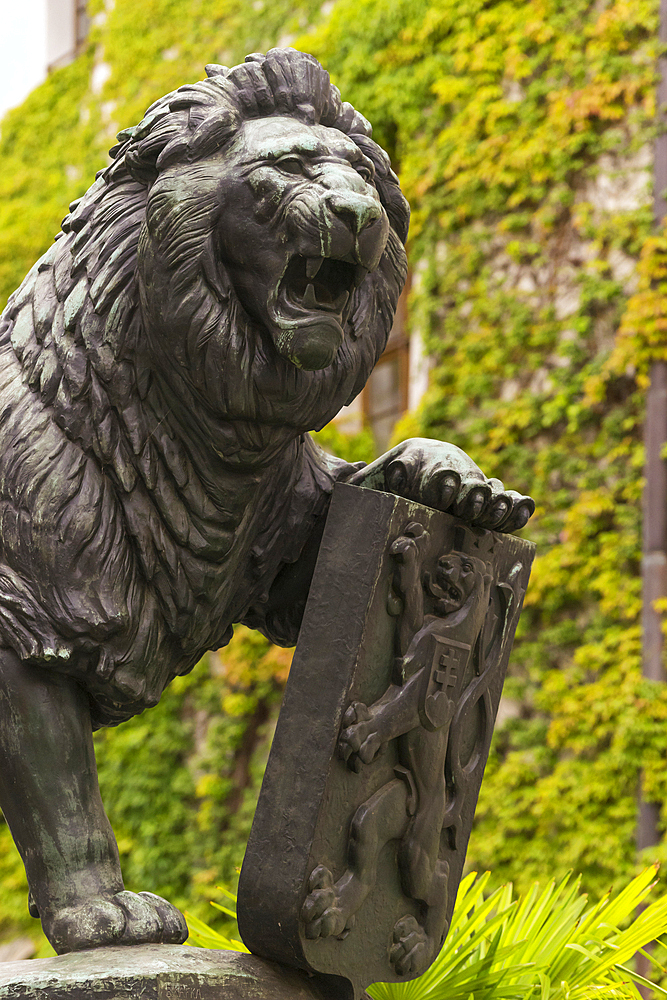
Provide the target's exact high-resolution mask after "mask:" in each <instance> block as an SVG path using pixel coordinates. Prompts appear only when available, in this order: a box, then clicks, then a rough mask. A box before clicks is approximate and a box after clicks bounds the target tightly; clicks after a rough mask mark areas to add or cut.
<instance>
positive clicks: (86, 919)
mask: <svg viewBox="0 0 667 1000" xmlns="http://www.w3.org/2000/svg"><path fill="white" fill-rule="evenodd" d="M42 924H43V926H44V933H45V934H46V936H47V937H48V939H49V941H50V942H51V944H52V945H53V947H54V948H55V950H56V951H57V953H58V954H59V955H62V954H64V953H65V952H69V951H83V950H84V949H87V948H103V947H106V946H108V945H130V944H158V943H162V944H182V943H183V942H184V941H185V939H186V938H187V936H188V928H187V924H186V923H185V918H184V917H183V915H182V913H181V912H180V910H177V909H176V907H175V906H172V904H171V903H168V902H167V900H166V899H162V897H161V896H156V895H154V893H152V892H139V893H134V892H128V891H127V890H124V891H123V892H117V893H116V894H115V895H113V896H111V897H108V898H104V897H94V898H93V899H87V900H86V901H85V902H83V903H80V904H79V905H78V906H69V907H67V908H66V909H63V910H58V911H57V912H56V913H54V914H53V915H52V916H51V917H46V918H45V919H43V921H42Z"/></svg>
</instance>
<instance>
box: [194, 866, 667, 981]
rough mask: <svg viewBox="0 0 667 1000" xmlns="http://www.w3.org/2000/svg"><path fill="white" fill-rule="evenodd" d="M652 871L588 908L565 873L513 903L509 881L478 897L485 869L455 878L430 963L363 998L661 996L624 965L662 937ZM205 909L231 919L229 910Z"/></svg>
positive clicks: (202, 927) (201, 937)
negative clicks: (448, 918)
mask: <svg viewBox="0 0 667 1000" xmlns="http://www.w3.org/2000/svg"><path fill="white" fill-rule="evenodd" d="M656 873H657V865H653V866H652V867H650V868H647V869H646V870H645V871H643V872H641V873H640V874H639V875H637V877H636V878H634V879H633V880H632V881H631V882H630V883H629V884H628V885H627V886H625V887H624V888H622V889H621V890H620V891H618V892H617V893H615V894H614V893H613V892H612V890H611V889H610V890H609V891H608V892H607V893H606V894H605V895H604V896H603V897H602V899H600V900H598V901H597V902H595V903H589V900H588V897H587V895H586V894H585V893H582V892H581V890H580V880H579V879H573V878H572V877H571V875H567V876H565V877H564V878H562V879H561V880H560V881H558V882H557V881H556V880H555V879H553V880H552V881H550V882H549V883H548V884H547V885H546V886H545V887H544V888H540V886H539V885H538V884H537V883H535V884H534V885H533V886H532V887H531V888H530V890H529V891H528V893H527V894H526V895H525V896H524V897H523V898H518V899H515V898H514V891H513V887H512V885H511V883H510V884H508V885H504V886H501V887H500V888H499V889H496V890H495V891H494V892H492V893H490V894H489V895H486V894H485V890H486V887H487V883H488V881H489V872H486V873H485V874H483V875H481V876H479V877H478V876H477V874H476V873H475V872H471V873H470V874H469V875H466V877H465V878H464V879H462V881H461V884H460V886H459V891H458V894H457V898H456V905H455V907H454V913H453V916H452V922H451V927H450V930H449V934H448V935H447V938H446V939H445V943H444V945H443V947H442V950H441V951H440V954H439V955H438V957H437V958H436V959H435V961H434V962H433V964H432V965H431V967H430V968H429V969H427V971H426V972H425V973H424V974H423V975H422V976H420V977H419V978H418V979H413V980H411V981H410V982H405V983H375V984H374V985H373V986H370V987H369V988H368V993H369V994H370V996H371V997H372V998H373V1000H641V995H640V993H639V991H638V989H637V984H638V983H639V984H643V985H644V986H647V987H649V988H650V989H652V990H653V991H654V994H655V995H656V996H657V995H664V996H667V991H665V990H664V989H662V987H660V986H658V985H656V984H655V983H652V982H650V981H648V980H646V979H643V978H642V977H641V976H638V975H637V974H636V973H634V972H633V971H632V970H631V969H630V968H629V967H628V965H627V963H628V962H630V961H631V959H632V957H633V955H635V954H636V953H637V952H638V951H641V950H642V949H643V948H645V947H646V945H647V944H649V942H651V941H656V940H659V939H660V937H661V935H663V934H665V933H667V894H665V895H661V896H659V897H657V898H656V899H654V900H653V901H652V902H650V903H647V902H646V900H647V897H648V896H649V893H650V892H651V891H652V890H653V889H654V887H655V885H656V882H655V876H656ZM224 892H225V895H226V896H227V897H228V898H229V899H230V900H233V901H235V897H234V896H233V894H232V893H230V892H229V890H224ZM212 905H213V906H215V907H216V908H217V909H218V910H221V911H222V912H223V913H225V915H227V916H233V915H234V911H233V910H232V909H231V908H230V907H226V906H221V905H220V904H218V903H214V904H212ZM188 925H189V927H190V943H192V944H197V945H201V946H202V947H206V948H226V949H228V950H233V951H246V950H247V949H246V948H245V946H244V945H243V944H242V943H241V941H239V940H237V939H236V938H234V937H226V936H225V935H223V934H220V933H219V932H217V931H215V930H213V929H212V928H210V927H208V926H207V925H206V924H205V923H203V922H202V921H200V920H197V919H195V918H194V917H191V916H188ZM649 957H650V956H649ZM651 961H652V962H653V963H654V965H655V966H656V967H657V969H658V971H659V972H660V974H662V973H663V972H664V971H665V970H664V969H663V968H662V966H661V965H660V963H659V962H657V961H656V960H655V959H654V958H651Z"/></svg>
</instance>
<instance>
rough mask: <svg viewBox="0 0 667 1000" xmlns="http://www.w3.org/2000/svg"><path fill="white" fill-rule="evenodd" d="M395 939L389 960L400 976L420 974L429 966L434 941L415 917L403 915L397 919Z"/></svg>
mask: <svg viewBox="0 0 667 1000" xmlns="http://www.w3.org/2000/svg"><path fill="white" fill-rule="evenodd" d="M393 939H394V944H393V945H392V947H391V949H390V951H389V961H390V962H391V964H392V965H393V966H394V968H395V969H396V972H397V973H398V974H399V976H418V975H419V974H420V973H422V972H424V970H425V969H427V968H428V966H429V964H430V961H431V952H432V951H433V946H432V941H431V939H430V938H429V937H428V935H427V933H426V931H425V930H424V928H423V927H422V926H421V924H420V923H418V921H417V920H416V919H415V918H414V917H412V916H406V917H401V919H400V920H397V921H396V923H395V925H394V934H393Z"/></svg>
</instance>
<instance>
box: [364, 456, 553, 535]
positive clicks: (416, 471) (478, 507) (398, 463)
mask: <svg viewBox="0 0 667 1000" xmlns="http://www.w3.org/2000/svg"><path fill="white" fill-rule="evenodd" d="M350 482H351V483H352V484H353V485H359V486H369V487H371V488H372V489H380V490H387V491H388V492H389V493H396V494H397V495H398V496H403V497H406V498H407V499H408V500H415V501H417V502H418V503H423V504H426V505H427V506H429V507H434V508H435V509H436V510H445V511H448V512H449V513H450V514H454V515H455V516H456V517H460V518H461V519H462V520H463V521H466V522H467V523H468V524H473V525H475V526H477V527H480V528H491V529H493V530H494V531H504V532H507V531H518V530H519V529H520V528H523V527H524V526H525V525H526V523H527V522H528V519H529V518H530V517H531V515H532V514H533V512H534V510H535V502H534V501H533V500H532V499H531V498H530V497H526V496H522V495H521V494H520V493H516V492H515V491H514V490H506V489H505V487H504V486H503V484H502V483H501V481H500V480H499V479H487V478H486V476H485V475H484V473H483V472H482V470H481V469H480V468H479V466H477V465H475V463H474V462H473V460H472V459H471V458H469V457H468V455H466V453H465V452H464V451H461V449H460V448H457V447H456V445H453V444H446V443H445V442H444V441H433V440H431V439H430V438H412V439H410V440H409V441H404V442H403V443H402V444H399V445H397V446H396V447H395V448H392V450H391V451H390V452H388V453H387V454H386V455H383V456H382V457H381V458H379V459H377V460H376V461H375V462H373V463H372V464H371V465H369V466H367V467H366V468H365V469H361V470H360V471H359V472H357V473H356V474H355V475H354V476H353V477H352V478H351V479H350Z"/></svg>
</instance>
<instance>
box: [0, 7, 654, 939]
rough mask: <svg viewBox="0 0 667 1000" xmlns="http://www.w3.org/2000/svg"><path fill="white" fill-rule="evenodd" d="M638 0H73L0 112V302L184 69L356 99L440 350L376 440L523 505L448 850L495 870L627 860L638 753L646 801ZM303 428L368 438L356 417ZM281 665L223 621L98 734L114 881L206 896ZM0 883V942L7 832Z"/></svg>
mask: <svg viewBox="0 0 667 1000" xmlns="http://www.w3.org/2000/svg"><path fill="white" fill-rule="evenodd" d="M657 8H658V4H657V0H606V2H604V0H603V2H602V3H600V2H599V0H595V2H586V0H337V2H335V3H331V2H329V3H325V4H324V5H323V6H320V5H319V4H318V3H314V2H308V0H302V2H297V0H271V2H269V0H254V2H251V3H246V2H242V0H207V2H206V3H204V2H202V0H116V3H115V5H113V4H111V3H109V4H108V5H107V6H106V7H103V5H102V3H101V2H100V0H93V3H92V12H93V14H94V18H93V32H92V34H91V38H90V44H89V46H88V49H87V51H86V52H85V53H84V54H83V55H82V56H80V57H79V58H78V59H77V60H76V62H74V63H73V64H72V65H70V66H68V67H66V68H64V69H62V70H59V71H57V72H56V73H54V74H53V75H52V76H51V77H49V79H48V80H47V81H46V82H45V83H44V84H43V85H42V86H41V87H39V88H38V89H37V90H36V91H35V92H34V93H33V94H31V95H30V97H29V98H28V99H27V100H26V102H25V103H24V104H23V106H22V107H21V108H19V109H17V110H16V111H13V112H11V113H10V114H9V115H8V116H7V117H6V118H5V119H4V121H3V122H2V135H1V139H0V296H2V298H3V301H4V298H6V296H7V295H8V294H9V293H10V292H11V291H12V290H13V288H14V287H15V286H16V285H17V284H18V283H19V281H20V280H21V278H22V276H23V274H24V273H25V271H26V270H27V269H28V267H29V266H30V265H31V264H32V262H33V261H34V260H35V259H36V257H37V256H38V255H39V254H40V253H41V252H42V251H43V250H44V249H45V247H46V246H47V245H48V243H49V242H50V238H51V237H52V235H53V233H54V232H55V231H56V229H57V225H58V222H59V220H60V218H61V217H62V215H63V214H64V212H65V209H66V206H67V203H68V202H69V201H70V200H72V199H73V198H75V197H76V196H78V195H80V194H81V192H82V191H83V190H84V189H85V187H86V186H87V184H88V183H89V182H90V180H91V179H92V176H93V175H94V173H95V171H96V170H97V169H98V168H99V166H100V165H101V164H103V163H104V162H105V150H106V148H107V147H108V146H110V145H111V144H112V143H113V138H114V133H115V131H117V129H118V128H120V127H123V126H126V125H129V124H133V123H134V122H136V121H138V120H139V118H140V117H141V115H142V113H143V110H144V109H145V107H146V106H147V105H148V104H150V103H151V101H152V100H153V99H155V98H156V97H157V96H159V95H160V94H162V93H165V92H166V91H168V90H170V89H173V88H174V87H176V86H178V85H179V84H181V83H183V82H185V81H188V80H192V79H195V78H200V77H201V75H202V67H203V64H204V63H206V62H211V61H217V62H226V63H230V62H234V61H238V60H240V59H241V58H242V57H243V55H244V54H245V53H246V52H247V51H252V50H256V49H263V48H267V47H269V46H270V45H272V44H276V43H279V44H288V43H294V44H297V45H298V46H299V47H302V48H306V49H308V50H310V51H312V52H313V53H314V54H315V55H317V56H318V58H320V59H321V61H322V62H323V63H324V64H325V65H326V67H327V68H328V69H329V70H330V72H331V74H332V77H333V78H334V81H335V82H336V83H337V84H338V85H339V86H340V88H341V90H342V91H343V93H344V96H345V98H346V99H348V100H351V101H352V102H353V103H354V104H355V105H357V106H358V107H359V108H360V110H362V111H363V112H364V114H365V115H367V117H368V118H369V119H370V120H371V121H372V122H373V124H374V126H375V135H376V137H377V138H378V139H379V141H380V142H381V143H383V144H384V145H385V146H386V148H387V149H388V150H389V151H390V152H391V155H392V158H393V160H394V163H395V165H396V167H397V169H398V170H399V173H400V176H401V181H402V184H403V187H404V190H405V192H406V194H407V196H408V198H409V199H410V201H411V204H412V207H413V224H412V231H411V237H410V244H409V253H410V258H411V261H412V269H413V280H412V293H411V299H410V306H409V324H410V326H411V327H412V328H413V329H417V328H418V329H419V330H420V331H421V333H422V335H423V336H424V337H425V339H426V342H427V345H428V349H429V351H430V353H431V354H432V357H433V359H434V367H433V370H432V375H431V388H430V390H429V393H428V395H427V397H426V398H425V400H424V403H423V405H422V407H421V408H420V410H419V412H417V413H413V414H409V415H408V416H407V417H406V418H405V419H404V420H403V421H402V423H401V425H400V426H399V428H398V430H397V433H398V434H399V435H401V434H402V435H408V434H412V433H415V432H417V433H422V434H426V435H428V436H433V437H442V438H445V439H447V440H450V441H453V442H455V443H456V444H458V445H460V446H462V447H463V448H465V449H466V450H468V451H469V452H470V453H471V454H472V455H473V457H474V458H475V460H476V461H478V462H479V464H480V465H482V467H483V468H484V469H485V471H486V472H487V474H488V475H497V476H500V477H501V478H503V479H504V480H505V481H506V483H507V484H508V485H510V486H512V487H514V488H516V489H519V490H522V491H529V492H530V493H532V495H533V496H535V497H536V499H537V501H538V505H539V506H538V512H537V515H536V517H535V519H534V522H533V523H532V524H531V527H530V528H529V529H528V531H527V532H526V534H527V535H528V536H529V537H532V538H534V540H535V541H536V542H537V544H538V550H539V556H538V560H537V562H536V564H535V569H534V573H533V580H532V584H531V589H530V591H529V595H528V599H527V603H526V611H525V613H524V616H523V620H522V624H521V626H520V632H519V636H518V638H517V643H516V647H515V653H514V657H513V664H512V668H511V677H510V679H509V681H508V684H507V689H506V692H507V698H506V699H505V702H504V706H503V719H502V725H501V726H500V727H499V730H498V732H497V735H496V738H495V741H494V746H493V750H492V754H491V758H490V762H489V768H488V771H487V777H486V778H485V782H484V786H483V790H482V795H481V799H480V808H479V811H478V817H477V822H476V828H475V831H474V834H473V838H472V841H471V845H470V852H469V864H470V865H471V866H473V867H475V868H479V867H482V868H485V867H489V868H491V869H492V871H493V873H494V875H493V878H494V881H495V882H496V883H497V882H499V881H501V880H504V879H506V878H512V879H514V881H515V882H518V883H519V884H520V885H521V886H522V887H525V884H526V883H527V882H528V881H530V880H532V879H533V878H535V877H541V878H543V877H544V876H545V875H547V874H549V875H551V874H559V873H562V872H563V871H564V870H566V869H568V868H574V869H575V870H576V871H580V872H582V873H583V875H584V882H585V885H586V886H587V887H588V888H590V889H594V890H599V889H604V888H606V887H607V886H608V885H609V884H610V883H611V882H613V881H614V880H617V879H620V878H621V877H622V876H624V875H626V874H627V873H628V872H629V871H630V870H632V869H634V868H635V867H636V865H637V864H638V859H637V857H636V852H635V847H634V827H635V820H636V790H637V779H638V772H639V768H640V766H641V767H642V768H643V769H644V773H645V780H646V787H647V792H648V794H649V795H650V796H651V797H653V798H657V799H658V800H659V801H664V800H665V799H667V768H666V766H665V763H666V761H665V757H666V755H667V727H666V725H665V719H666V718H667V696H666V695H665V694H664V693H663V691H662V690H660V689H659V688H657V687H656V686H655V685H650V684H648V683H647V682H643V681H642V680H641V677H640V668H639V662H640V661H639V653H640V649H639V642H640V634H639V624H638V616H639V602H640V580H639V558H640V494H641V472H642V448H641V425H642V420H643V394H644V391H645V387H646V381H645V379H646V372H647V366H648V363H649V361H650V358H651V357H654V356H661V357H663V356H666V352H665V346H664V338H665V334H664V330H665V327H666V326H667V321H666V320H665V310H664V308H663V307H662V305H661V303H662V302H663V301H665V296H664V294H663V293H664V291H665V288H664V287H660V286H659V282H660V281H661V280H662V281H663V282H665V280H666V274H667V272H666V266H667V265H666V263H665V262H666V261H667V240H666V239H665V237H663V236H659V237H658V238H656V239H649V235H650V229H651V211H650V193H651V192H650V179H651V178H650V171H651V148H652V147H651V141H652V138H653V134H654V124H653V122H654V112H655V107H654V90H655V80H654V66H655V59H656V52H657V45H656V33H657ZM640 256H641V266H640V267H639V268H638V267H637V261H638V259H639V258H640ZM324 436H325V438H326V439H327V440H328V441H329V442H331V443H334V444H335V445H336V446H337V447H338V449H339V451H340V450H341V449H342V450H343V451H344V450H345V449H349V450H350V454H352V453H353V457H354V458H355V459H356V458H359V457H370V456H369V455H368V454H367V453H368V448H369V436H368V434H366V435H362V436H361V437H359V438H358V439H356V440H355V441H353V442H349V441H345V440H342V439H341V436H340V434H337V433H335V432H333V433H332V432H327V431H325V432H324ZM288 663H289V655H288V654H286V653H284V652H283V651H277V650H272V649H269V647H268V645H267V644H266V643H265V642H264V641H263V640H262V639H261V638H259V637H256V636H253V635H252V634H250V633H247V632H246V631H245V630H242V634H241V635H240V636H239V637H238V638H237V639H235V640H234V644H233V645H232V647H230V648H229V649H228V650H226V651H223V652H222V653H221V654H216V655H212V656H210V657H209V658H208V661H207V662H206V663H204V664H202V665H200V667H199V668H198V669H197V670H196V671H195V673H193V674H192V675H191V676H190V677H188V678H184V679H181V680H179V681H177V682H176V683H174V685H172V688H171V689H170V690H169V691H168V692H167V694H166V695H165V697H164V698H163V701H162V702H161V704H160V705H159V706H158V708H156V709H154V710H152V711H151V712H149V713H147V714H146V715H144V716H141V717H140V718H138V719H135V720H133V721H132V722H130V723H128V724H126V725H125V726H122V727H120V728H119V729H118V730H115V731H111V732H108V733H103V734H101V735H100V736H99V738H98V748H99V757H100V776H101V783H102V787H103V794H104V796H105V801H106V802H107V804H108V807H109V812H110V815H111V818H112V822H113V824H114V826H115V829H116V831H117V833H118V839H119V844H120V849H121V853H122V855H123V863H124V870H125V874H126V881H127V884H128V886H129V887H131V888H137V889H143V888H151V889H153V890H155V891H158V892H163V893H164V894H166V895H168V896H170V897H171V898H172V899H173V901H174V902H176V903H178V904H179V905H182V906H184V907H185V908H187V909H190V910H191V911H192V912H195V913H198V914H199V915H202V914H203V913H204V912H205V911H206V907H205V901H206V900H207V899H209V898H215V885H216V883H217V882H218V881H223V882H227V883H232V884H233V881H234V877H235V867H236V866H238V865H239V863H240V860H241V857H242V851H243V842H244V838H245V836H246V835H247V831H248V829H249V823H250V820H251V814H252V808H253V804H254V800H255V797H256V794H257V790H258V787H259V780H260V775H261V771H262V764H263V760H264V757H265V755H266V750H267V746H268V740H269V738H270V732H271V727H272V724H273V722H274V720H275V713H276V709H277V704H278V701H279V697H280V690H281V685H282V683H283V682H284V677H285V675H286V671H287V669H288ZM662 852H663V849H662V848H659V849H658V850H657V851H653V852H652V855H653V854H661V853H662ZM0 885H1V886H2V891H1V892H0V935H2V936H4V937H5V938H7V937H10V936H12V935H14V934H15V933H17V932H18V931H19V930H21V931H25V930H26V929H27V928H28V927H31V926H32V928H33V929H34V922H31V921H30V919H29V918H28V917H27V914H26V909H25V885H24V881H23V877H22V874H21V869H20V864H19V862H18V859H17V856H16V854H15V852H14V850H13V847H12V846H11V842H10V839H9V836H8V832H7V830H6V828H0ZM211 914H212V911H209V913H208V914H207V917H208V916H210V915H211Z"/></svg>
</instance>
